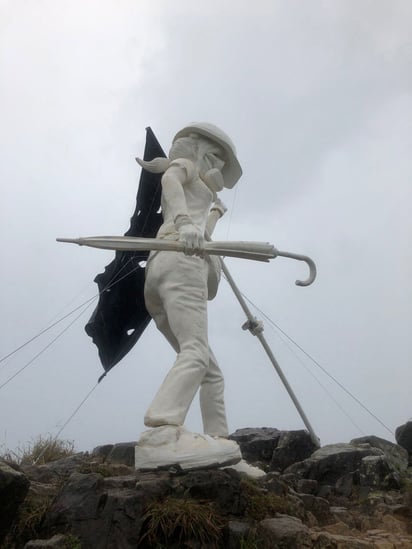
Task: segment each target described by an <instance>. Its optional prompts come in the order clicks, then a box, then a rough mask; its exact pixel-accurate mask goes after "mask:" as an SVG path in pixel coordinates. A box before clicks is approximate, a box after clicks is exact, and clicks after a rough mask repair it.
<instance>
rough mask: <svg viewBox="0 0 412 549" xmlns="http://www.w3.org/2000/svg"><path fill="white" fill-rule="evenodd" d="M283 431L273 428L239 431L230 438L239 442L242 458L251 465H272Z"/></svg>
mask: <svg viewBox="0 0 412 549" xmlns="http://www.w3.org/2000/svg"><path fill="white" fill-rule="evenodd" d="M280 435H281V431H279V430H278V429H273V428H271V427H260V428H246V429H238V430H237V431H235V432H234V433H233V434H231V435H230V436H229V438H230V439H231V440H234V441H235V442H237V443H238V444H239V446H240V451H241V452H242V457H243V459H245V460H246V461H247V462H249V463H263V464H266V465H270V462H271V461H272V455H273V451H274V449H275V448H276V446H277V444H278V441H279V438H280Z"/></svg>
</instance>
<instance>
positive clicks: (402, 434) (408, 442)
mask: <svg viewBox="0 0 412 549" xmlns="http://www.w3.org/2000/svg"><path fill="white" fill-rule="evenodd" d="M395 439H396V442H397V443H398V444H399V446H402V448H405V450H406V451H407V452H408V454H409V461H410V464H411V465H412V421H407V422H406V423H404V424H403V425H400V426H399V427H398V428H397V429H396V431H395Z"/></svg>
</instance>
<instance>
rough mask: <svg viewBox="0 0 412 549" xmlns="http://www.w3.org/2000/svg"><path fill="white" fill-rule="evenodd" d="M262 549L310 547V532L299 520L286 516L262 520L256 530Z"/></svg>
mask: <svg viewBox="0 0 412 549" xmlns="http://www.w3.org/2000/svg"><path fill="white" fill-rule="evenodd" d="M257 537H258V539H259V547H260V548H262V549H272V548H273V549H275V548H276V549H287V548H288V549H289V548H290V549H296V547H300V548H303V547H312V543H311V538H310V531H309V528H308V527H307V526H305V525H304V524H303V523H302V521H301V520H299V519H298V518H296V517H290V516H288V515H278V516H277V517H276V518H269V519H265V520H262V521H261V522H260V523H259V525H258V529H257Z"/></svg>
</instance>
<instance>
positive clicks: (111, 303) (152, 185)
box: [85, 128, 166, 372]
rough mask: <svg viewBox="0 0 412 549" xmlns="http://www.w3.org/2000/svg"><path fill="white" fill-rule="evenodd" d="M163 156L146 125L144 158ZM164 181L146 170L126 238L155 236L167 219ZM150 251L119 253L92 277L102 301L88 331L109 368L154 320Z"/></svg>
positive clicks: (104, 363) (159, 175) (158, 175)
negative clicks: (147, 287) (148, 298)
mask: <svg viewBox="0 0 412 549" xmlns="http://www.w3.org/2000/svg"><path fill="white" fill-rule="evenodd" d="M165 156H166V155H165V153H164V152H163V150H162V148H161V146H160V144H159V142H158V141H157V139H156V136H155V135H154V133H153V131H152V130H151V128H146V145H145V150H144V156H143V159H144V160H152V159H153V158H156V157H165ZM160 182H161V174H154V173H150V172H148V171H146V170H142V172H141V175H140V181H139V189H138V192H137V198H136V209H135V211H134V213H133V216H132V217H131V220H130V228H129V230H128V231H127V232H126V233H125V236H141V237H147V238H153V237H155V236H156V234H157V231H158V229H159V227H160V225H161V224H162V222H163V218H162V214H161V211H160V198H161V184H160ZM148 255H149V252H148V251H139V252H123V251H117V252H116V256H115V259H114V260H113V261H112V262H111V263H110V264H109V265H107V267H106V268H105V270H104V272H103V273H101V274H98V275H97V276H96V278H95V279H94V280H95V282H96V283H97V285H98V288H99V294H100V295H99V301H98V304H97V307H96V309H95V310H94V312H93V314H92V316H91V318H90V320H89V322H88V323H87V324H86V326H85V330H86V332H87V334H88V335H89V336H90V337H91V338H92V339H93V342H94V343H95V344H96V346H97V348H98V351H99V357H100V360H101V363H102V365H103V368H104V369H105V372H108V371H109V370H110V369H111V368H113V366H115V365H116V364H117V363H118V362H119V361H120V360H121V359H122V358H123V357H124V356H125V355H126V354H127V353H128V352H129V351H130V349H131V348H132V347H133V346H134V345H135V343H136V342H137V340H138V339H139V337H140V336H141V334H142V333H143V331H144V330H145V328H146V327H147V325H148V324H149V322H150V320H151V317H150V315H149V313H148V312H147V310H146V306H145V302H144V278H145V262H146V260H147V258H148Z"/></svg>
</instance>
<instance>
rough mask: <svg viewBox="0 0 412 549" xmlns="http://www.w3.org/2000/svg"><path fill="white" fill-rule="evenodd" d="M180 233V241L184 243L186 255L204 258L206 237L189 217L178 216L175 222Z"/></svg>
mask: <svg viewBox="0 0 412 549" xmlns="http://www.w3.org/2000/svg"><path fill="white" fill-rule="evenodd" d="M175 225H176V228H177V230H178V232H179V241H180V242H182V243H183V246H184V248H183V252H184V253H185V255H199V256H200V257H203V253H204V236H203V234H202V232H201V231H200V230H199V229H198V228H197V227H196V225H194V224H193V223H192V220H191V219H190V218H189V217H188V216H178V218H177V219H176V220H175Z"/></svg>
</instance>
